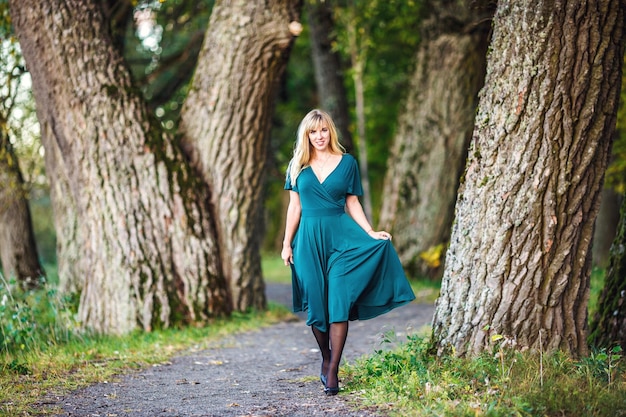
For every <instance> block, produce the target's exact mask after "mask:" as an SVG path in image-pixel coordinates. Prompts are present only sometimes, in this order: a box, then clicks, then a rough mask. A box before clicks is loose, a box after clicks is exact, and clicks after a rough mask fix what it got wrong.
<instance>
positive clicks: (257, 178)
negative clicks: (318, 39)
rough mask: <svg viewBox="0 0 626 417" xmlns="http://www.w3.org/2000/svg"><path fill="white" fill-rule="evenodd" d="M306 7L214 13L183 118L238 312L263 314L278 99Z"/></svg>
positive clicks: (295, 2)
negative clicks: (270, 152) (267, 187)
mask: <svg viewBox="0 0 626 417" xmlns="http://www.w3.org/2000/svg"><path fill="white" fill-rule="evenodd" d="M300 3H301V1H300V0H267V1H264V2H250V1H246V0H237V1H230V2H218V3H216V4H215V6H214V7H213V12H212V14H211V20H210V22H209V29H208V31H207V33H206V36H205V39H204V45H203V47H202V50H201V52H200V56H199V58H198V66H197V68H196V72H195V75H194V78H193V81H192V85H191V88H190V92H189V95H188V97H187V99H186V100H185V105H184V107H183V109H182V114H181V129H182V131H183V136H184V142H185V149H186V152H187V154H188V155H189V157H190V159H191V161H192V164H193V165H194V167H195V168H196V169H197V170H198V171H199V172H201V174H202V177H203V179H204V181H206V182H207V183H208V184H209V186H210V188H211V189H212V190H213V199H212V201H211V202H212V204H213V205H214V206H215V212H216V217H217V220H218V221H217V228H218V232H219V243H220V248H221V256H222V258H221V260H222V264H223V266H224V273H225V276H226V278H227V280H228V281H229V282H230V289H231V292H232V300H233V306H234V308H236V309H238V310H245V309H247V308H249V307H258V308H263V307H265V303H266V300H265V286H264V283H263V277H262V273H261V256H260V245H261V240H262V239H261V238H262V233H263V211H262V208H263V199H262V196H263V186H264V172H265V165H266V161H267V148H268V144H269V131H270V127H271V115H272V111H273V108H274V98H275V97H274V96H275V93H276V91H278V86H277V84H278V82H279V80H280V77H281V76H282V74H283V72H284V70H285V68H286V65H287V58H288V55H289V51H290V47H291V45H292V43H293V40H294V39H295V36H297V35H298V34H299V33H300V31H301V25H300V23H298V22H297V20H298V16H299V14H300V8H301V4H300Z"/></svg>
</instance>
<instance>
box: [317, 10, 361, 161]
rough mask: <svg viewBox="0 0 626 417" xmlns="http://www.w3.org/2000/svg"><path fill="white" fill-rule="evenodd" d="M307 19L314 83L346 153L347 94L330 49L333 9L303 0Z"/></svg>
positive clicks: (336, 58) (348, 139) (337, 60)
mask: <svg viewBox="0 0 626 417" xmlns="http://www.w3.org/2000/svg"><path fill="white" fill-rule="evenodd" d="M306 5H307V10H306V13H307V22H308V24H309V28H310V30H311V36H310V38H311V54H312V58H313V69H314V71H315V85H316V86H317V91H318V94H319V101H320V106H321V108H323V109H324V110H325V111H327V112H328V113H329V114H330V115H331V116H332V118H333V121H334V122H335V124H336V125H337V129H338V130H339V136H340V138H341V144H342V145H343V146H344V147H345V148H346V151H347V152H352V151H353V150H354V145H353V143H352V134H351V133H350V113H349V105H348V96H347V92H346V88H345V86H344V84H343V71H342V66H341V58H340V56H339V54H338V53H337V52H336V51H333V46H332V44H333V42H334V36H333V32H334V30H335V25H334V22H333V17H332V10H331V8H330V7H329V4H328V3H327V2H325V1H323V0H313V1H308V2H306Z"/></svg>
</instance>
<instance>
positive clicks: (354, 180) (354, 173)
mask: <svg viewBox="0 0 626 417" xmlns="http://www.w3.org/2000/svg"><path fill="white" fill-rule="evenodd" d="M348 157H349V158H350V167H349V168H348V173H347V174H348V175H347V177H346V180H347V181H346V182H347V184H348V189H347V191H346V192H347V194H352V195H356V196H362V195H363V186H362V185H361V174H360V173H359V165H358V164H357V162H356V159H354V157H353V156H352V155H349V156H348Z"/></svg>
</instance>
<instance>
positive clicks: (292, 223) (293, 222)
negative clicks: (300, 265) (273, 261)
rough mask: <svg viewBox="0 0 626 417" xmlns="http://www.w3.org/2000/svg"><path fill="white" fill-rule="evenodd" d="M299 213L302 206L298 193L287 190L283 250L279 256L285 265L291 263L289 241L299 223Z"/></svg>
mask: <svg viewBox="0 0 626 417" xmlns="http://www.w3.org/2000/svg"><path fill="white" fill-rule="evenodd" d="M301 213H302V206H301V205H300V195H299V194H298V193H296V192H295V191H289V206H288V207H287V220H286V221H285V238H284V239H283V250H282V251H281V253H280V257H281V258H282V259H283V261H284V262H285V265H287V266H288V265H289V264H292V263H293V251H292V249H291V241H292V240H293V237H294V236H295V234H296V230H298V226H299V225H300V214H301Z"/></svg>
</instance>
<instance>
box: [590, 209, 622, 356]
mask: <svg viewBox="0 0 626 417" xmlns="http://www.w3.org/2000/svg"><path fill="white" fill-rule="evenodd" d="M610 253H611V256H610V260H609V267H608V268H607V271H606V276H605V279H604V289H603V290H602V293H601V294H600V299H599V301H598V311H597V313H596V314H595V316H594V317H593V321H592V323H591V337H590V340H591V343H592V344H594V345H595V346H598V347H606V348H612V347H613V346H615V345H619V346H621V347H622V348H624V347H626V279H624V276H625V275H626V198H625V199H622V209H621V216H620V220H619V225H618V229H617V236H616V237H615V240H614V241H613V245H612V246H611V251H610Z"/></svg>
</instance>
